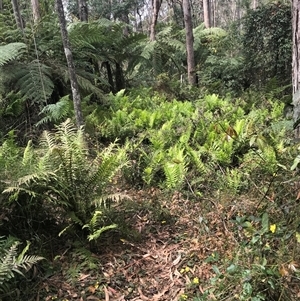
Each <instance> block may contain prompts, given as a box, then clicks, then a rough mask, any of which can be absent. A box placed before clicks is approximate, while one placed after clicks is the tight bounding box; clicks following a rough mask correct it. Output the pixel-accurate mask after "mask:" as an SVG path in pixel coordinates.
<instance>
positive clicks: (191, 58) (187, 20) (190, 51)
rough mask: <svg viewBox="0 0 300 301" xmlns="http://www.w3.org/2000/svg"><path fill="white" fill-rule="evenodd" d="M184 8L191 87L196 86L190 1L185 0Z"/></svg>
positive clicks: (183, 2)
mask: <svg viewBox="0 0 300 301" xmlns="http://www.w3.org/2000/svg"><path fill="white" fill-rule="evenodd" d="M182 7H183V15H184V27H185V38H186V54H187V71H188V81H189V84H190V85H192V86H194V85H195V84H196V73H195V57H194V36H193V23H192V16H191V7H190V2H189V0H183V1H182Z"/></svg>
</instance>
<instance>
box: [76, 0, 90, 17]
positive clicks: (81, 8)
mask: <svg viewBox="0 0 300 301" xmlns="http://www.w3.org/2000/svg"><path fill="white" fill-rule="evenodd" d="M78 12H79V19H80V21H82V22H87V21H88V17H89V16H88V6H87V2H86V0H78Z"/></svg>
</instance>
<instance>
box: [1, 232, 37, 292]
mask: <svg viewBox="0 0 300 301" xmlns="http://www.w3.org/2000/svg"><path fill="white" fill-rule="evenodd" d="M19 245H20V242H18V241H17V240H16V239H14V238H12V237H8V238H6V239H5V238H4V237H0V293H9V292H10V286H9V281H10V280H11V279H12V278H13V277H14V276H15V274H16V273H18V274H20V275H22V276H24V275H23V271H25V272H27V271H28V270H29V269H30V268H31V267H32V266H33V265H34V264H36V263H37V262H39V261H40V260H42V259H43V258H42V257H40V256H31V255H26V253H27V251H28V249H29V245H30V243H29V242H27V245H26V247H25V248H24V249H23V250H22V251H21V253H19V252H18V247H19Z"/></svg>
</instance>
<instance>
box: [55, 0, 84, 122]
mask: <svg viewBox="0 0 300 301" xmlns="http://www.w3.org/2000/svg"><path fill="white" fill-rule="evenodd" d="M56 9H57V14H58V20H59V25H60V31H61V37H62V42H63V46H64V51H65V56H66V60H67V64H68V70H69V76H70V83H71V90H72V96H73V104H74V111H75V118H76V124H77V127H78V128H79V127H81V126H82V125H83V117H82V111H81V97H80V93H79V86H78V82H77V78H76V72H75V65H74V61H73V55H72V51H71V46H70V41H69V36H68V31H67V26H66V19H65V14H64V7H63V4H62V0H56Z"/></svg>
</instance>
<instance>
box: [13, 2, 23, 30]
mask: <svg viewBox="0 0 300 301" xmlns="http://www.w3.org/2000/svg"><path fill="white" fill-rule="evenodd" d="M11 3H12V7H13V11H14V16H15V20H16V24H17V27H18V28H19V29H21V30H22V31H23V30H24V23H23V20H22V16H21V13H20V8H19V4H18V0H11Z"/></svg>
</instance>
